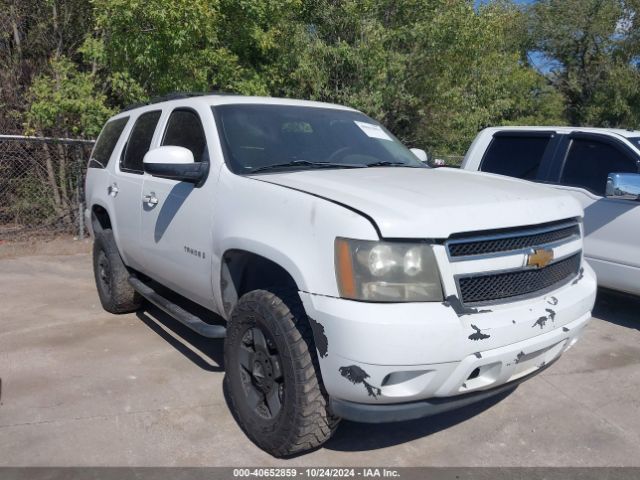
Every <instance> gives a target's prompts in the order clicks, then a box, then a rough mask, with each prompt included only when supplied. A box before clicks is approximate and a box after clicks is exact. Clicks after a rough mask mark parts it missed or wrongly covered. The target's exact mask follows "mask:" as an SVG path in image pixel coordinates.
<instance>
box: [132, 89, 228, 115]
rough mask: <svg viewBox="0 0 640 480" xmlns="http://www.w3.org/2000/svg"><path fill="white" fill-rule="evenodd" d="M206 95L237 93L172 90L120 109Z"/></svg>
mask: <svg viewBox="0 0 640 480" xmlns="http://www.w3.org/2000/svg"><path fill="white" fill-rule="evenodd" d="M206 95H238V94H237V93H233V92H220V91H216V90H214V91H211V92H173V93H168V94H166V95H161V96H158V97H153V98H151V99H150V100H148V101H146V102H138V103H132V104H131V105H127V106H126V107H125V108H123V109H122V111H123V112H127V111H129V110H133V109H135V108H139V107H144V106H146V105H153V104H155V103H161V102H168V101H169V100H180V99H183V98H191V97H203V96H206Z"/></svg>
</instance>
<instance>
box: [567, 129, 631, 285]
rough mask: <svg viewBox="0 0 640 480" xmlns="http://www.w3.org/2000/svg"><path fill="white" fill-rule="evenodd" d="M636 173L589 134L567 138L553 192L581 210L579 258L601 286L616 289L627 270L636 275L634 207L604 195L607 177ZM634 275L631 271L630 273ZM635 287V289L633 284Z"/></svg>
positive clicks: (623, 155)
mask: <svg viewBox="0 0 640 480" xmlns="http://www.w3.org/2000/svg"><path fill="white" fill-rule="evenodd" d="M614 172H626V173H638V164H637V160H636V158H635V157H633V156H632V155H630V154H629V153H628V152H626V151H625V150H624V149H622V148H619V147H618V146H617V145H615V144H613V143H610V142H609V141H606V140H604V139H598V138H596V136H594V135H589V136H579V135H575V136H573V138H572V139H571V144H570V146H569V151H568V153H567V157H566V161H565V163H564V167H563V169H562V174H561V178H560V183H561V184H562V185H561V186H559V188H562V189H563V190H565V191H567V192H568V193H570V194H571V195H572V196H573V197H574V198H576V199H577V200H578V201H579V202H580V203H581V204H582V207H583V208H584V233H585V246H584V249H585V256H586V257H587V259H588V260H589V261H590V263H591V264H592V266H593V267H594V269H595V270H596V274H597V275H598V280H599V283H600V284H601V285H602V286H605V287H609V288H615V289H626V288H622V287H623V285H625V283H626V280H625V277H626V278H627V279H628V274H629V272H630V271H631V272H633V271H634V270H635V272H639V271H640V270H639V269H640V254H639V249H640V247H639V246H638V236H637V235H636V234H635V232H637V231H638V225H640V204H638V202H634V201H631V200H620V199H615V198H607V197H606V196H605V192H606V185H607V177H608V175H609V173H614ZM636 275H637V273H636ZM639 288H640V286H639Z"/></svg>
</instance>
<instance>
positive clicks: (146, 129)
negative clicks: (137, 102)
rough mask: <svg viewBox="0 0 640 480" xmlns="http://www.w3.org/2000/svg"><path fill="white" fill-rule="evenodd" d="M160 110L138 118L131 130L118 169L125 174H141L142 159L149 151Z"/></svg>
mask: <svg viewBox="0 0 640 480" xmlns="http://www.w3.org/2000/svg"><path fill="white" fill-rule="evenodd" d="M161 113H162V111H161V110H154V111H153V112H146V113H143V114H142V115H140V116H139V117H138V119H137V120H136V123H135V124H134V125H133V128H132V129H131V134H130V135H129V140H128V141H127V146H126V148H125V150H124V154H123V156H122V160H121V161H120V169H121V170H124V171H125V172H131V173H142V172H143V169H142V159H143V158H144V156H145V154H146V153H147V152H148V151H149V147H150V146H151V140H152V139H153V132H155V130H156V125H157V124H158V120H160V114H161Z"/></svg>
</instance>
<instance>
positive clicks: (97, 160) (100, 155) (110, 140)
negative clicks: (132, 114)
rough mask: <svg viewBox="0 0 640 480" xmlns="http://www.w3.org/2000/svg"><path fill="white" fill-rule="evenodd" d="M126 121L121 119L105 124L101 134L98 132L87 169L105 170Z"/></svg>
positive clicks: (127, 119) (127, 118)
mask: <svg viewBox="0 0 640 480" xmlns="http://www.w3.org/2000/svg"><path fill="white" fill-rule="evenodd" d="M128 121H129V117H123V118H118V119H116V120H111V121H110V122H107V123H106V125H105V126H104V128H103V129H102V132H100V136H99V137H98V141H97V142H96V145H95V147H93V152H92V153H91V159H90V160H89V168H105V167H106V166H107V164H108V163H109V159H110V158H111V154H112V153H113V149H114V148H115V146H116V143H118V139H119V138H120V135H121V134H122V131H123V130H124V127H125V126H126V125H127V122H128Z"/></svg>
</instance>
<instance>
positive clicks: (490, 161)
mask: <svg viewBox="0 0 640 480" xmlns="http://www.w3.org/2000/svg"><path fill="white" fill-rule="evenodd" d="M550 139H551V136H550V135H549V136H527V135H523V136H512V135H509V136H496V137H494V138H493V140H492V141H491V144H490V145H489V149H488V150H487V152H486V154H485V156H484V159H483V160H482V166H481V167H480V169H481V170H482V171H483V172H490V173H497V174H500V175H508V176H510V177H516V178H523V179H526V180H535V179H536V177H537V175H538V168H539V167H540V162H541V161H542V156H543V155H544V151H545V149H546V148H547V145H548V144H549V140H550Z"/></svg>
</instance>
